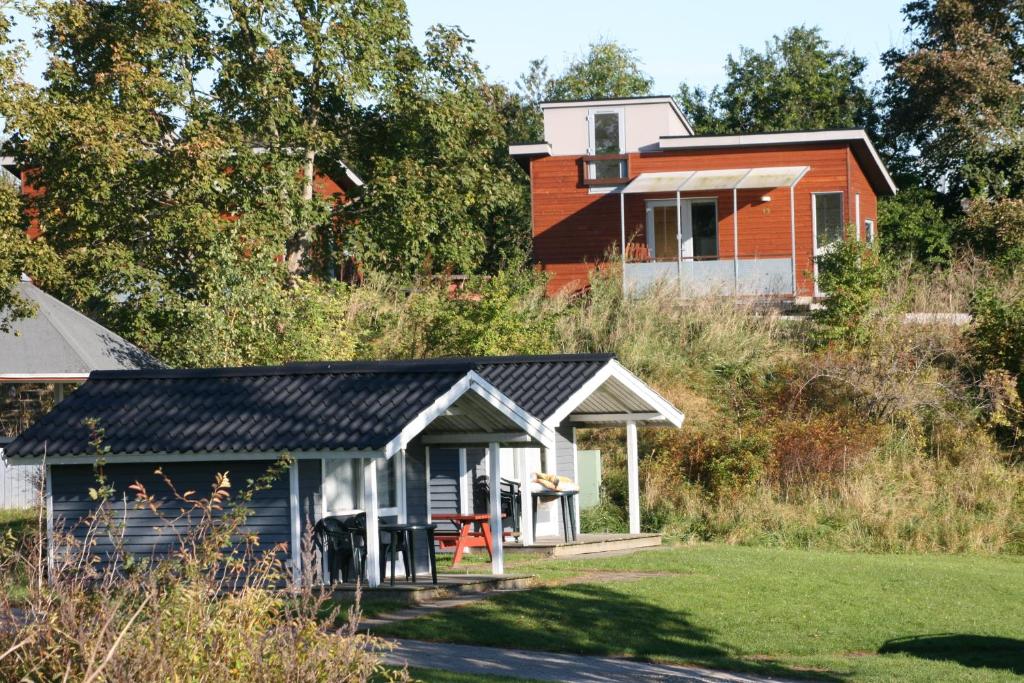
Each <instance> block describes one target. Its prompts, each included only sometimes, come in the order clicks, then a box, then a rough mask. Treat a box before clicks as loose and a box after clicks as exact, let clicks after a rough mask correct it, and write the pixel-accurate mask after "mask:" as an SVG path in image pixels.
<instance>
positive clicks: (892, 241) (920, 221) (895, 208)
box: [878, 187, 954, 267]
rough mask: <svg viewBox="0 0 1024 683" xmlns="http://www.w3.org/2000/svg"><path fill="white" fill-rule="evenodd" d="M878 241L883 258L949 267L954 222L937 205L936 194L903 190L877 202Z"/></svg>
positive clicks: (908, 189)
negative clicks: (879, 229)
mask: <svg viewBox="0 0 1024 683" xmlns="http://www.w3.org/2000/svg"><path fill="white" fill-rule="evenodd" d="M878 224H879V225H881V226H882V230H881V231H880V235H879V239H880V242H881V245H882V254H883V256H885V257H887V258H889V259H893V260H901V259H911V260H913V261H914V262H916V263H920V264H922V265H924V266H928V267H935V266H946V265H949V263H950V260H951V259H952V257H953V228H954V226H953V222H952V221H950V220H948V219H947V218H946V216H945V214H944V212H943V210H942V208H941V207H940V206H939V204H938V196H937V194H936V193H935V192H933V191H931V190H927V189H925V188H923V187H909V188H905V189H901V190H900V192H899V193H898V194H896V195H895V196H893V197H882V198H880V199H879V202H878Z"/></svg>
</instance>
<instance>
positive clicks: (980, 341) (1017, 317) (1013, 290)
mask: <svg viewBox="0 0 1024 683" xmlns="http://www.w3.org/2000/svg"><path fill="white" fill-rule="evenodd" d="M971 315H972V316H973V317H974V324H973V325H972V326H971V330H970V332H969V337H968V338H969V340H970V345H971V350H972V351H973V353H974V354H975V358H976V368H977V370H978V372H979V373H980V374H982V375H983V378H984V379H983V381H982V383H981V385H982V389H983V392H984V395H985V398H986V400H987V402H988V413H987V417H988V421H989V423H990V424H991V426H992V428H993V429H994V430H995V432H996V435H997V436H998V437H1000V439H1001V440H1002V441H1003V442H1004V443H1005V444H1007V445H1008V446H1009V447H1010V448H1015V447H1017V446H1018V445H1019V444H1020V443H1021V441H1022V438H1024V292H1022V291H1021V288H1020V286H1019V285H1017V286H1016V287H1014V286H1013V285H1012V284H1011V285H1009V286H1004V287H1003V288H1001V289H996V288H994V287H986V288H983V289H981V290H980V291H978V292H977V293H976V294H975V296H974V298H973V299H972V301H971Z"/></svg>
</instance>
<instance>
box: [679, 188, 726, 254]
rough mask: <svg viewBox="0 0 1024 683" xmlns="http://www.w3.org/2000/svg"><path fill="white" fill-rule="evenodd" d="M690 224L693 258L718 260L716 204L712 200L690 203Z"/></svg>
mask: <svg viewBox="0 0 1024 683" xmlns="http://www.w3.org/2000/svg"><path fill="white" fill-rule="evenodd" d="M684 215H685V214H684ZM690 222H691V224H692V225H693V257H694V258H695V259H716V258H718V202H716V201H715V200H714V199H712V200H708V201H693V202H691V203H690Z"/></svg>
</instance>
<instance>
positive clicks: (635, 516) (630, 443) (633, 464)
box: [626, 421, 640, 534]
mask: <svg viewBox="0 0 1024 683" xmlns="http://www.w3.org/2000/svg"><path fill="white" fill-rule="evenodd" d="M626 475H627V478H628V480H629V533H631V534H638V533H640V457H639V455H638V454H637V447H636V422H633V421H629V422H627V423H626Z"/></svg>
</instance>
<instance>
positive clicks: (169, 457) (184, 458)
mask: <svg viewBox="0 0 1024 683" xmlns="http://www.w3.org/2000/svg"><path fill="white" fill-rule="evenodd" d="M283 453H288V454H289V455H291V457H292V458H294V459H295V460H321V459H322V460H350V459H353V458H383V457H384V453H383V451H375V450H369V449H361V450H351V451H252V452H246V451H233V452H230V453H221V452H208V453H108V454H106V455H104V456H103V460H104V461H105V462H107V463H108V464H116V463H140V462H145V463H151V464H153V465H161V464H164V463H170V462H210V461H216V462H222V461H223V462H238V461H241V460H267V461H274V460H277V459H278V458H280V457H281V455H282V454H283ZM42 462H43V456H42V455H39V456H18V457H15V458H8V459H7V464H8V465H12V466H17V465H39V464H41V463H42ZM46 462H47V463H49V464H50V465H54V466H60V465H82V464H92V463H94V462H96V456H95V455H91V454H88V455H87V454H82V455H56V456H55V455H50V456H47V458H46Z"/></svg>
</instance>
